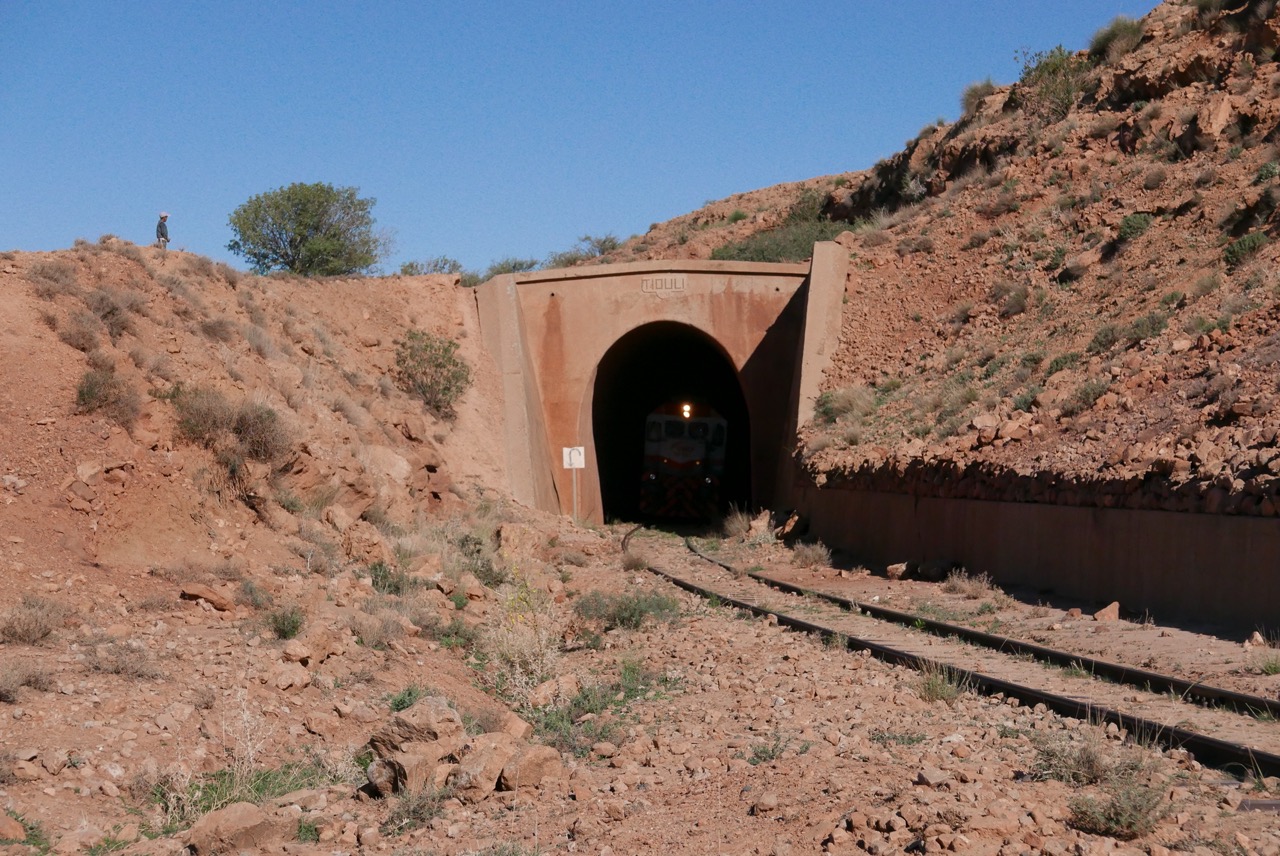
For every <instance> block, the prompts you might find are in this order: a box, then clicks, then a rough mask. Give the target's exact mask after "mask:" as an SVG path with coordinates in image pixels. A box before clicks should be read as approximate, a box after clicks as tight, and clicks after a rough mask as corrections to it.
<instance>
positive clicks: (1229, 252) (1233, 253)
mask: <svg viewBox="0 0 1280 856" xmlns="http://www.w3.org/2000/svg"><path fill="white" fill-rule="evenodd" d="M1266 245H1267V236H1266V235H1265V234H1264V233H1262V232H1252V233H1250V234H1248V235H1245V236H1244V237H1243V238H1241V239H1240V240H1238V241H1233V242H1232V243H1230V244H1228V245H1227V248H1226V249H1225V250H1223V252H1222V257H1223V259H1225V260H1226V262H1227V265H1228V266H1229V267H1235V266H1237V265H1239V264H1240V263H1242V262H1243V261H1244V260H1245V259H1247V258H1249V256H1251V255H1253V254H1254V253H1256V252H1257V251H1258V250H1260V249H1262V248H1263V247H1265V246H1266Z"/></svg>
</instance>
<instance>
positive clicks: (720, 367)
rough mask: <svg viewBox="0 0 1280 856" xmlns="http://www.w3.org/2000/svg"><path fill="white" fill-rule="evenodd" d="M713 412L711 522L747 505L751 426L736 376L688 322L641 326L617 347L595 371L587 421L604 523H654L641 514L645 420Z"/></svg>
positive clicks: (722, 356)
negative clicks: (717, 472)
mask: <svg viewBox="0 0 1280 856" xmlns="http://www.w3.org/2000/svg"><path fill="white" fill-rule="evenodd" d="M686 403H687V404H691V405H693V406H694V407H695V408H696V410H695V413H696V412H705V409H706V408H712V409H714V410H715V411H716V413H718V414H719V416H720V417H722V418H723V419H724V420H725V431H724V444H723V453H724V468H723V474H722V475H721V476H720V477H719V478H718V484H717V485H716V487H717V490H716V496H715V498H714V510H710V509H709V510H708V511H707V513H704V514H698V515H696V517H695V516H693V515H689V514H686V513H677V514H676V515H675V517H676V518H683V519H691V518H692V519H704V520H705V519H709V518H710V517H711V516H712V515H713V514H719V513H722V512H723V511H725V510H726V509H727V508H728V507H729V506H730V505H731V504H732V505H737V506H738V507H740V508H748V507H750V506H751V426H750V422H749V418H748V414H747V403H746V399H745V397H744V396H743V392H742V385H741V383H740V381H739V378H738V373H737V371H736V370H735V369H734V366H733V364H732V363H731V362H730V360H729V358H728V356H727V355H726V354H725V353H724V351H723V350H722V349H721V348H720V346H719V345H718V344H717V343H716V342H715V341H714V340H712V339H711V338H710V337H709V336H707V335H706V334H705V333H702V332H701V331H699V330H697V329H695V328H693V327H690V326H688V325H685V324H680V323H676V322H672V321H662V322H657V323H653V324H646V325H645V326H643V327H638V328H636V329H635V330H632V331H631V332H629V333H627V334H626V335H625V336H623V337H622V338H620V339H619V340H618V341H617V342H615V343H614V345H613V347H611V348H610V349H609V350H608V351H607V352H606V353H605V355H604V357H603V358H602V359H601V360H600V364H599V366H597V368H596V378H595V385H594V388H593V390H592V405H591V423H592V434H593V437H594V440H595V448H596V464H597V468H598V471H599V474H600V495H601V501H602V505H603V509H602V510H603V512H604V518H605V519H606V520H610V519H621V520H639V519H646V518H652V517H653V516H654V515H653V514H652V507H651V506H650V505H648V504H647V503H646V506H645V507H643V508H642V503H641V487H642V482H643V480H644V478H645V476H646V463H645V439H646V425H645V423H646V419H647V418H648V417H649V415H650V414H651V413H652V412H653V411H654V410H656V409H659V408H662V407H663V406H664V405H673V406H674V407H676V408H679V407H680V405H682V404H686Z"/></svg>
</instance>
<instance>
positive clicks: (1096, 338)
mask: <svg viewBox="0 0 1280 856" xmlns="http://www.w3.org/2000/svg"><path fill="white" fill-rule="evenodd" d="M1118 341H1120V328H1119V327H1117V326H1116V325H1115V324H1103V325H1102V326H1101V327H1099V328H1098V331H1097V332H1096V333H1094V334H1093V338H1092V339H1090V340H1089V346H1088V347H1087V348H1086V350H1087V351H1088V352H1089V353H1091V354H1101V353H1104V352H1106V351H1109V350H1111V349H1112V348H1113V347H1115V344H1116V342H1118Z"/></svg>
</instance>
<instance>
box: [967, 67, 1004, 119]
mask: <svg viewBox="0 0 1280 856" xmlns="http://www.w3.org/2000/svg"><path fill="white" fill-rule="evenodd" d="M995 91H996V85H995V84H994V83H992V81H991V78H989V77H988V78H987V79H986V80H979V81H977V82H976V83H970V84H969V85H968V86H966V87H965V88H964V92H962V93H961V94H960V112H961V113H962V114H963V115H965V116H967V115H969V114H970V113H972V112H973V111H974V110H977V109H978V107H979V106H980V105H981V104H982V102H983V100H984V99H986V98H987V96H989V95H991V93H993V92H995Z"/></svg>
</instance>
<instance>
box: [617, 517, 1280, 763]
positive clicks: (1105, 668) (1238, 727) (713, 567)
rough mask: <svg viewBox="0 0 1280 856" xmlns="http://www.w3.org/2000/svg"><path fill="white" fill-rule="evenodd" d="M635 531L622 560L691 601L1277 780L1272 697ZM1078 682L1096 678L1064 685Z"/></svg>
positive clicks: (1279, 735)
mask: <svg viewBox="0 0 1280 856" xmlns="http://www.w3.org/2000/svg"><path fill="white" fill-rule="evenodd" d="M643 532H644V530H642V529H641V528H640V527H636V528H635V529H632V530H631V531H630V532H628V533H627V535H626V536H625V537H624V538H623V549H624V551H626V550H628V549H629V548H630V545H631V541H632V540H633V538H634V537H636V536H638V535H639V536H641V537H643V538H644V541H645V555H646V565H647V567H648V570H649V572H650V573H653V574H655V575H656V576H658V577H660V578H662V579H664V580H666V581H668V582H670V583H671V584H673V585H675V586H677V587H679V588H682V589H684V590H685V591H689V592H691V593H694V594H697V595H699V596H700V597H703V598H706V599H708V600H712V601H715V602H719V603H720V604H722V605H726V606H731V607H734V608H737V609H741V610H745V611H747V612H749V613H751V614H753V615H756V616H760V617H770V616H771V617H772V620H775V621H777V623H778V624H779V625H780V626H784V627H788V628H791V629H794V630H797V631H803V632H807V633H813V634H816V635H819V636H822V637H823V638H825V639H827V640H833V641H836V642H838V643H839V644H841V645H842V646H844V647H846V648H847V649H848V650H854V651H856V650H866V651H868V652H870V654H871V655H872V656H874V657H876V658H878V659H881V660H884V661H886V662H889V663H895V664H899V665H903V666H907V667H910V668H914V669H920V670H934V671H937V672H940V673H943V674H946V675H947V676H948V677H949V678H950V679H951V680H953V681H956V682H958V683H960V684H961V685H963V686H965V687H967V688H969V689H972V690H973V691H976V692H982V693H987V694H996V693H1001V694H1003V695H1004V696H1005V697H1010V698H1016V699H1018V700H1019V701H1020V702H1022V703H1024V704H1028V705H1032V706H1034V705H1044V706H1045V707H1046V708H1047V709H1049V710H1052V711H1054V712H1055V713H1058V714H1060V715H1063V716H1070V717H1074V718H1078V719H1083V720H1087V721H1090V722H1095V723H1108V724H1110V723H1114V724H1115V726H1116V727H1117V728H1121V729H1124V730H1125V731H1126V732H1128V733H1129V734H1130V735H1133V737H1134V738H1135V739H1137V740H1140V741H1144V742H1146V741H1150V742H1154V743H1158V744H1159V745H1161V746H1163V747H1167V748H1178V749H1183V750H1186V751H1188V752H1190V753H1191V754H1192V755H1193V756H1194V757H1195V758H1196V760H1198V761H1200V762H1201V763H1203V764H1206V765H1209V766H1212V767H1217V768H1220V769H1224V770H1226V771H1228V772H1231V773H1232V774H1234V775H1238V776H1241V777H1244V776H1280V726H1278V725H1277V723H1276V719H1277V718H1278V717H1280V702H1277V701H1276V700H1273V699H1268V698H1263V697H1260V696H1251V695H1248V694H1245V693H1240V692H1236V691H1233V690H1228V689H1224V688H1219V687H1213V686H1206V685H1204V684H1200V683H1194V682H1188V681H1185V680H1183V679H1181V678H1178V677H1177V676H1173V675H1164V674H1160V673H1157V672H1152V671H1148V670H1145V669H1139V668H1135V667H1132V666H1125V665H1121V664H1117V663H1110V662H1107V661H1103V660H1098V659H1095V658H1090V657H1085V656H1082V655H1080V654H1078V653H1073V652H1069V651H1061V650H1056V649H1053V648H1049V647H1046V646H1043V645H1038V644H1033V643H1029V642H1024V641H1022V640H1018V639H1012V638H1009V637H1004V636H996V635H993V634H989V633H984V632H981V631H977V630H974V629H972V628H967V627H962V626H959V625H952V624H947V623H945V622H939V621H931V620H929V619H923V618H920V617H918V616H915V615H911V614H909V613H904V612H899V611H896V610H891V609H886V608H884V607H881V606H878V605H876V604H871V603H863V602H857V601H852V600H849V599H846V598H843V597H840V596H838V595H835V594H831V593H827V592H822V591H819V590H814V589H809V588H804V587H801V586H797V585H794V584H792V583H787V582H783V581H780V580H776V579H771V578H769V577H768V575H766V574H763V573H759V572H746V571H741V570H738V569H736V568H734V567H732V566H731V565H729V564H727V563H724V562H722V561H720V560H718V559H716V558H714V557H712V556H709V555H707V554H706V553H705V552H703V551H701V550H698V549H697V547H696V546H695V545H694V544H693V543H692V541H691V540H690V539H688V538H686V539H684V541H683V543H682V542H680V541H679V540H677V539H674V538H672V537H670V536H665V537H661V538H655V537H646V536H644V535H643V534H642V533H643ZM1086 673H1087V674H1089V675H1092V676H1093V677H1094V678H1096V679H1094V680H1084V679H1082V678H1080V677H1072V675H1084V674H1086Z"/></svg>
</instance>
